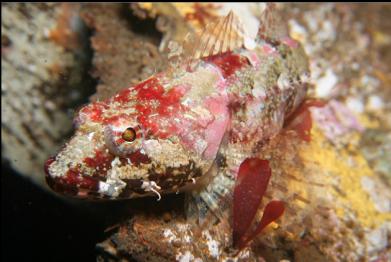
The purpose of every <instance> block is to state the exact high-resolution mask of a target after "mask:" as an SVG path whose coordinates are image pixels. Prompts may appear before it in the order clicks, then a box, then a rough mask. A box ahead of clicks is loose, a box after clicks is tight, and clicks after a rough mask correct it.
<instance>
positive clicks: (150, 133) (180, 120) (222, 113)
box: [45, 11, 310, 207]
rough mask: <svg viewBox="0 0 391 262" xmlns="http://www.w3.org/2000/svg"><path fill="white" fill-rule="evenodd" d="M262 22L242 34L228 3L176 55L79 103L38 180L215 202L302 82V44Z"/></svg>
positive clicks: (275, 128) (79, 192) (68, 191)
mask: <svg viewBox="0 0 391 262" xmlns="http://www.w3.org/2000/svg"><path fill="white" fill-rule="evenodd" d="M267 25H268V23H267V21H266V22H265V23H264V25H263V26H262V25H261V26H260V29H259V33H258V35H257V37H256V38H255V39H251V38H249V37H248V35H247V34H246V32H245V30H244V28H243V26H242V24H241V23H240V21H239V19H238V17H237V16H236V15H235V14H234V12H232V11H231V12H230V13H229V14H228V15H227V16H225V17H222V18H220V19H217V20H216V21H215V22H212V23H210V24H208V25H207V26H206V27H205V29H204V31H203V32H202V33H201V34H198V35H194V39H195V40H194V41H190V42H187V48H186V50H188V51H187V52H184V56H183V59H181V60H180V63H178V64H175V66H173V67H171V68H168V69H167V70H166V71H162V72H159V73H156V74H154V75H152V76H150V77H149V78H148V79H146V80H144V81H142V82H140V83H138V84H137V85H134V86H131V87H128V88H125V89H123V90H121V91H120V92H119V93H117V94H116V95H114V96H112V97H111V98H108V99H105V100H102V101H96V102H92V103H90V104H88V105H86V106H84V107H82V108H81V109H80V110H79V111H78V112H77V114H76V116H75V119H74V125H75V134H74V136H73V137H72V138H71V139H70V140H69V141H68V142H67V143H66V144H65V145H64V146H63V148H62V149H60V151H59V152H58V153H57V154H56V155H55V156H53V157H50V158H49V159H48V160H47V161H46V162H45V174H46V181H47V183H48V185H49V186H50V187H51V188H52V189H53V190H54V191H56V192H58V193H60V194H64V195H68V196H72V197H77V198H82V199H130V198H138V197H145V196H153V195H156V196H157V197H158V199H160V198H161V195H164V194H169V193H178V192H197V194H195V195H194V196H195V197H198V198H199V199H202V201H203V202H202V203H204V204H205V205H206V206H209V207H212V206H216V205H217V203H218V201H217V200H216V199H217V198H218V196H216V197H213V195H216V194H217V195H221V194H223V192H224V191H227V189H230V188H232V185H233V184H234V183H235V178H236V176H237V172H238V170H239V166H240V164H241V163H243V161H245V159H247V158H250V157H253V156H254V155H255V153H256V152H257V150H258V149H259V148H260V147H262V144H264V143H266V141H268V140H269V139H270V138H272V137H273V136H275V135H276V134H278V133H279V132H280V131H281V129H282V127H283V124H284V119H286V118H287V117H288V116H290V115H292V113H293V112H294V111H295V109H296V108H297V107H298V106H299V105H300V103H301V102H302V101H303V99H304V97H305V96H306V93H307V89H308V86H309V85H308V80H309V75H310V72H309V66H308V59H307V56H306V54H305V52H304V49H303V48H302V46H301V45H300V44H299V43H298V42H297V41H295V40H293V39H292V38H290V37H289V36H287V35H282V36H281V35H275V34H273V32H272V33H270V32H268V30H266V29H267V28H266V29H265V26H267ZM184 46H186V45H185V44H184ZM186 50H185V51H186ZM222 166H224V170H225V171H226V172H221V170H222V169H221V167H222ZM227 166H228V168H227ZM216 170H220V171H216ZM230 190H231V189H230ZM231 191H232V190H231ZM216 192H217V193H216ZM200 201H201V200H200ZM200 201H198V204H200V203H201V202H200ZM216 201H217V202H216Z"/></svg>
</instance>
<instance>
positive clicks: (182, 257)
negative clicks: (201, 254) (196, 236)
mask: <svg viewBox="0 0 391 262" xmlns="http://www.w3.org/2000/svg"><path fill="white" fill-rule="evenodd" d="M175 258H176V260H177V261H179V262H190V261H193V260H194V256H193V254H192V253H190V251H186V252H185V254H182V253H179V254H177V255H176V257H175Z"/></svg>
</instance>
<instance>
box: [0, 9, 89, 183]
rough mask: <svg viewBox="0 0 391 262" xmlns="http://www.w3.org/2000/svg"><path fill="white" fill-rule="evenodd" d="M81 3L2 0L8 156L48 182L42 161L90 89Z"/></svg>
mask: <svg viewBox="0 0 391 262" xmlns="http://www.w3.org/2000/svg"><path fill="white" fill-rule="evenodd" d="M78 10H79V5H77V4H55V3H52V4H46V3H41V4H29V3H7V4H2V5H1V13H2V18H1V34H2V35H1V38H2V46H1V71H2V79H1V90H2V96H1V104H2V107H1V115H2V121H1V123H2V125H1V134H2V140H1V144H2V162H3V163H4V162H8V163H9V164H10V166H11V167H12V168H13V169H14V170H16V171H17V172H18V173H20V174H22V175H24V176H26V177H28V178H30V179H32V180H33V181H34V182H36V183H37V184H39V185H41V186H43V187H46V183H45V182H44V175H43V171H42V163H43V161H45V159H46V158H47V156H48V155H50V154H52V153H54V152H55V151H56V150H57V149H58V147H59V146H60V144H61V143H62V139H63V138H64V137H65V136H66V135H68V133H69V132H70V131H71V129H72V120H71V117H70V116H69V114H68V113H69V112H68V110H71V109H73V107H74V106H75V105H76V104H78V103H80V101H83V100H84V96H85V93H86V92H88V91H89V90H88V86H90V85H88V79H89V78H88V77H87V74H86V68H87V66H88V50H86V46H85V43H86V32H85V31H84V27H83V25H82V23H81V20H80V17H78Z"/></svg>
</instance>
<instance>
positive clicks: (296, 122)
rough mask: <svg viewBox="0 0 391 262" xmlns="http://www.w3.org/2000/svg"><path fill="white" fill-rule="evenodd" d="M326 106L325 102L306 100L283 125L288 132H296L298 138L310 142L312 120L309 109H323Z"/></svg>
mask: <svg viewBox="0 0 391 262" xmlns="http://www.w3.org/2000/svg"><path fill="white" fill-rule="evenodd" d="M325 105H326V102H325V101H322V100H316V99H308V100H305V101H304V102H303V103H301V105H300V106H299V107H298V108H297V109H296V110H295V111H294V112H293V113H292V115H290V116H289V117H288V119H287V120H286V121H285V123H284V127H285V128H287V129H290V130H294V131H296V133H297V134H298V136H299V137H300V138H301V139H302V140H304V141H306V142H310V141H311V129H312V118H311V113H310V111H309V108H310V107H313V106H315V107H323V106H325Z"/></svg>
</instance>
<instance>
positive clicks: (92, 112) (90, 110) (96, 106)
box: [79, 102, 108, 122]
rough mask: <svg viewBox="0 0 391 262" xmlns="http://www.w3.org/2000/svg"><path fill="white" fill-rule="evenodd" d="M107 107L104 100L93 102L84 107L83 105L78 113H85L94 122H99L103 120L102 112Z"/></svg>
mask: <svg viewBox="0 0 391 262" xmlns="http://www.w3.org/2000/svg"><path fill="white" fill-rule="evenodd" d="M106 109H108V105H107V104H106V103H104V102H95V103H92V104H90V105H88V106H86V107H83V108H82V109H81V110H80V112H79V114H85V115H86V116H88V118H89V119H91V120H92V121H94V122H101V121H102V120H103V116H102V114H103V112H104V110H106Z"/></svg>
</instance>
